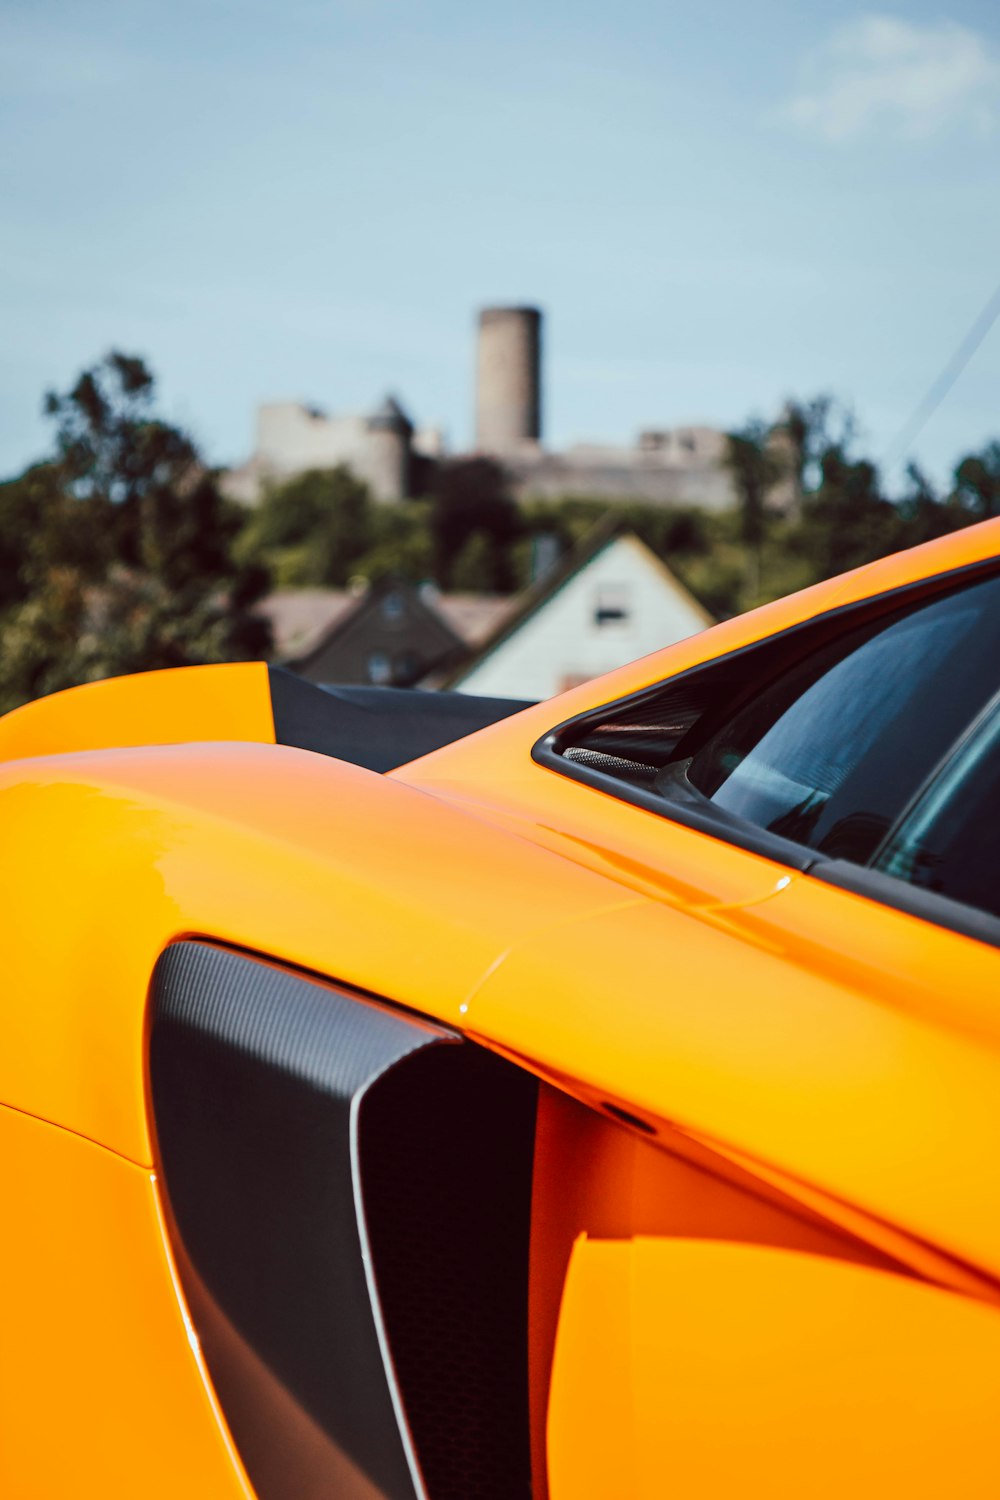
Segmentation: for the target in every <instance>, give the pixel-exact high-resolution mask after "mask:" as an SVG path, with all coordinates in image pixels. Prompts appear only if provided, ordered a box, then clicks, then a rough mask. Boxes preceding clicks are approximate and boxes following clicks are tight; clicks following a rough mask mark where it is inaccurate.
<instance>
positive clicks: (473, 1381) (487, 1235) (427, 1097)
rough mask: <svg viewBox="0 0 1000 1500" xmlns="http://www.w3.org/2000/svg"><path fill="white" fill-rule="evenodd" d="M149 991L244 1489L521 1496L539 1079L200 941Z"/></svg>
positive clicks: (383, 1009) (172, 1192)
mask: <svg viewBox="0 0 1000 1500" xmlns="http://www.w3.org/2000/svg"><path fill="white" fill-rule="evenodd" d="M152 1004H153V1014H152V1027H151V1040H150V1049H151V1051H150V1074H151V1087H152V1096H153V1110H154V1117H155V1123H156V1130H157V1139H158V1150H159V1157H160V1167H161V1171H162V1177H163V1182H164V1185H165V1189H166V1199H167V1204H168V1213H169V1218H170V1222H171V1232H172V1235H173V1239H174V1245H175V1253H176V1256H177V1261H178V1266H179V1270H180V1275H181V1279H182V1282H183V1285H184V1289H185V1293H186V1296H187V1298H188V1302H189V1306H190V1309H191V1314H192V1318H193V1320H194V1323H195V1327H196V1330H197V1333H198V1336H199V1339H200V1341H201V1345H202V1350H203V1353H204V1357H205V1360H206V1364H207V1366H208V1369H209V1372H210V1374H211V1376H212V1380H213V1383H214V1385H215V1388H216V1392H217V1394H218V1397H219V1400H220V1403H221V1406H222V1408H223V1411H224V1412H225V1415H226V1419H227V1421H228V1423H229V1427H230V1430H231V1432H232V1435H233V1438H234V1440H235V1442H236V1444H237V1447H238V1449H239V1451H240V1455H241V1457H242V1459H243V1462H244V1464H245V1466H246V1468H247V1472H248V1474H249V1476H250V1479H251V1481H252V1483H253V1485H254V1487H255V1489H256V1490H257V1493H258V1495H260V1496H261V1500H292V1497H294V1500H310V1497H313V1496H315V1497H317V1500H318V1497H319V1496H334V1495H335V1496H337V1497H343V1500H378V1497H384V1500H449V1497H451V1496H459V1495H461V1496H465V1497H467V1500H479V1497H482V1500H494V1497H495V1500H499V1497H501V1496H503V1497H505V1500H510V1497H511V1496H516V1495H522V1496H526V1495H527V1494H528V1493H529V1492H530V1463H529V1458H528V1437H527V1375H526V1367H527V1354H526V1340H527V1329H526V1323H527V1256H528V1216H529V1211H530V1190H531V1153H532V1146H533V1129H534V1108H535V1088H534V1084H533V1081H532V1080H530V1079H528V1078H526V1077H525V1075H523V1074H521V1073H520V1072H519V1070H517V1069H516V1068H514V1067H512V1066H511V1065H509V1064H507V1063H505V1062H502V1061H501V1060H499V1059H497V1058H494V1057H493V1056H491V1055H490V1054H487V1053H484V1052H483V1051H482V1050H481V1049H479V1048H477V1047H475V1046H472V1045H470V1044H469V1043H466V1042H464V1041H462V1039H461V1038H459V1037H458V1036H456V1035H455V1034H454V1033H451V1032H449V1031H447V1030H446V1029H445V1028H443V1027H440V1026H436V1025H432V1024H430V1023H427V1022H424V1021H422V1020H419V1019H417V1018H414V1017H412V1016H409V1015H405V1014H403V1013H401V1012H398V1011H394V1010H392V1009H390V1008H388V1007H387V1006H384V1005H381V1004H379V1003H378V1002H375V1001H372V1000H370V999H366V998H364V997H361V996H357V995H352V994H349V993H346V992H344V991H343V990H340V989H338V988H336V987H334V986H333V985H330V984H326V983H323V982H321V981H316V980H312V979H307V978H304V977H302V976H300V975H298V974H295V973H292V972H289V971H287V970H285V969H282V968H279V967H277V966H275V965H272V964H269V963H267V962H264V961H259V960H255V959H251V958H247V957H244V956H242V955H240V954H235V953H231V952H229V951H226V950H224V949H220V948H215V947H213V946H211V945H209V944H207V943H197V942H184V943H178V944H176V945H175V946H173V947H172V948H170V949H169V950H168V951H167V952H166V953H165V954H164V955H163V956H162V958H161V959H160V961H159V963H158V964H157V968H156V972H155V975H154V983H153V999H152Z"/></svg>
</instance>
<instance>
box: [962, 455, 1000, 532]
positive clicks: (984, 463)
mask: <svg viewBox="0 0 1000 1500" xmlns="http://www.w3.org/2000/svg"><path fill="white" fill-rule="evenodd" d="M953 499H954V500H955V502H956V504H958V505H960V506H962V507H963V508H964V509H965V510H967V511H968V512H969V515H970V516H971V518H972V519H973V520H976V521H985V520H988V519H989V517H990V516H997V515H1000V442H993V443H987V445H986V447H985V448H983V449H982V450H981V452H979V453H970V454H969V456H968V457H967V458H963V459H962V461H961V463H960V464H959V465H958V467H957V468H956V470H955V489H954V492H953Z"/></svg>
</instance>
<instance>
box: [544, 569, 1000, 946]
mask: <svg viewBox="0 0 1000 1500" xmlns="http://www.w3.org/2000/svg"><path fill="white" fill-rule="evenodd" d="M943 583H944V580H930V582H929V584H928V585H927V586H926V587H925V588H924V589H922V590H921V592H920V595H919V596H918V595H917V592H916V590H914V591H913V592H912V593H911V594H910V597H909V598H905V596H904V599H903V600H902V601H900V602H898V603H897V604H896V607H895V608H893V607H892V601H890V600H889V599H887V598H881V599H879V598H875V599H872V600H868V601H863V602H862V603H860V604H858V605H852V606H849V607H848V608H846V609H845V610H843V611H840V612H831V613H830V614H828V615H821V616H817V617H815V618H814V619H812V620H809V621H806V622H804V623H803V624H802V625H801V626H798V627H795V628H794V629H792V630H790V631H787V632H781V633H779V634H778V635H775V636H771V637H767V638H765V639H764V640H763V641H760V642H757V643H756V644H754V645H751V646H748V647H745V648H742V649H741V650H739V651H735V652H733V653H731V654H730V655H728V656H723V657H719V658H716V659H715V660H713V661H709V662H706V663H705V664H704V665H702V666H698V667H694V668H691V669H690V670H689V671H687V672H682V673H679V674H678V675H677V676H676V677H674V678H671V679H668V680H667V681H666V682H663V683H661V684H659V685H658V686H657V687H654V688H648V689H645V690H644V691H642V692H640V693H637V694H633V695H631V696H630V697H628V698H626V699H622V700H620V701H619V702H617V703H611V704H607V705H604V706H603V707H601V708H599V709H596V710H593V711H591V712H589V713H587V714H584V715H581V716H580V717H578V718H576V719H572V720H569V721H568V722H567V723H565V724H562V725H559V726H557V728H555V729H554V730H552V731H551V732H550V733H549V734H548V735H547V736H545V737H544V738H543V739H542V740H540V741H539V742H538V744H537V745H536V746H535V747H534V749H533V751H532V754H533V756H534V758H535V759H536V760H537V761H538V762H539V763H540V764H542V765H546V766H549V767H551V768H552V769H554V770H559V771H561V772H562V773H563V774H564V775H568V776H571V777H572V778H573V779H575V780H578V781H583V782H586V783H588V784H590V785H592V786H596V787H599V788H600V789H601V790H603V791H604V792H606V793H610V794H611V795H614V796H618V797H620V798H622V799H623V800H626V801H630V802H633V803H636V804H638V805H639V806H641V807H644V808H646V809H648V810H649V811H653V812H659V813H660V814H661V815H662V816H664V817H667V818H669V819H671V820H672V821H676V822H680V823H684V824H687V825H688V826H690V827H694V828H698V829H701V830H702V831H704V832H707V833H709V834H711V835H713V836H714V837H717V838H721V839H725V840H726V841H727V842H730V843H733V844H736V845H737V846H739V847H742V848H745V849H748V850H752V851H755V852H758V853H762V854H764V855H766V856H767V857H768V858H771V859H776V860H778V861H780V862H782V863H784V864H786V865H788V866H789V867H791V868H795V869H800V870H804V871H809V872H810V873H812V874H813V875H815V876H816V877H818V878H820V879H823V880H825V881H828V882H829V883H831V884H834V885H842V886H845V887H846V888H848V889H851V890H856V891H859V892H861V893H863V894H867V895H869V896H872V897H874V898H875V899H877V900H880V901H883V902H885V903H887V904H888V905H896V906H900V907H902V908H903V909H905V910H908V911H913V912H915V913H916V914H917V915H920V916H924V917H927V918H929V919H930V920H934V921H937V922H939V923H941V924H942V925H945V926H951V927H953V928H955V929H956V930H958V931H962V932H968V933H970V934H971V935H972V936H976V937H983V938H985V939H986V940H987V941H990V942H998V943H1000V926H998V925H997V924H996V922H995V921H994V919H995V918H1000V889H997V888H996V886H995V882H994V876H993V872H994V871H995V869H996V867H997V858H996V857H995V854H996V855H1000V837H998V838H997V839H996V840H994V839H992V838H991V830H992V829H1000V707H994V706H993V701H994V696H996V699H997V702H998V703H1000V571H996V570H994V571H992V572H991V573H989V574H986V575H985V576H984V574H983V573H982V572H979V573H978V574H977V575H975V576H974V578H973V579H972V580H971V581H966V582H963V583H962V584H960V585H958V586H953V587H951V588H947V587H942V584H943ZM940 898H944V899H943V901H942V900H941V899H940ZM945 908H947V909H945ZM963 913H964V915H963Z"/></svg>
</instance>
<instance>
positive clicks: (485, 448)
mask: <svg viewBox="0 0 1000 1500" xmlns="http://www.w3.org/2000/svg"><path fill="white" fill-rule="evenodd" d="M541 356H542V315H541V313H540V312H539V311H538V309H537V307H486V308H484V309H483V311H482V312H481V313H480V314H479V346H478V350H477V359H476V448H477V450H478V451H479V452H480V453H496V454H499V455H504V454H510V453H516V452H517V451H518V450H519V449H523V448H524V447H525V446H526V445H530V444H532V443H537V442H538V440H539V439H540V438H541V435H542V379H541V374H542V371H541V364H542V357H541Z"/></svg>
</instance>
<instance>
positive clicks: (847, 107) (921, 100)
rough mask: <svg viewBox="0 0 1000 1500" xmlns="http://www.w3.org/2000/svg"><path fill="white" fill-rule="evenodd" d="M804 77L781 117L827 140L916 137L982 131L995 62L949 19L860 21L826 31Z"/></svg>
mask: <svg viewBox="0 0 1000 1500" xmlns="http://www.w3.org/2000/svg"><path fill="white" fill-rule="evenodd" d="M809 74H810V76H809V79H808V83H807V84H806V86H804V87H803V88H802V89H801V90H800V91H799V92H798V93H797V94H796V95H795V96H794V97H793V98H792V99H791V100H790V101H789V102H788V104H787V105H786V106H785V108H784V110H783V111H782V113H783V115H784V118H785V119H786V120H790V121H791V122H792V123H793V124H794V125H797V126H798V127H799V128H800V129H802V130H804V131H806V132H807V133H808V134H810V135H815V136H819V137H820V138H821V139H822V140H825V141H830V142H834V143H837V142H841V141H851V140H857V139H859V138H861V137H863V136H869V135H872V134H876V133H877V134H881V135H883V136H884V135H890V136H895V137H897V138H902V139H909V140H918V139H923V138H926V137H927V136H930V135H933V134H935V133H936V132H937V131H940V130H943V129H946V128H948V127H951V126H955V125H963V126H966V127H969V126H971V127H972V128H974V129H977V130H979V131H981V132H982V131H986V130H988V129H990V127H991V126H992V123H993V118H994V112H995V109H996V107H997V105H998V104H1000V59H998V58H997V56H996V55H995V53H994V52H993V50H992V49H991V47H990V46H989V45H988V43H987V42H986V41H985V40H984V38H983V37H981V36H979V35H977V33H976V32H974V31H971V30H970V29H969V28H968V27H966V26H960V25H958V24H957V23H955V22H951V21H944V22H941V23H940V24H937V25H925V26H922V25H917V24H913V23H911V22H908V21H900V20H898V19H896V18H895V17H892V16H882V15H865V16H861V17H860V18H859V19H858V20H857V21H852V22H850V23H849V24H848V25H846V26H844V27H841V28H840V29H839V30H838V31H836V32H835V33H834V34H833V36H832V37H831V38H830V39H829V41H828V42H827V43H826V45H825V46H824V47H823V48H822V49H821V50H820V52H819V53H818V54H817V55H816V56H815V57H814V58H813V60H812V64H811V67H810V69H809Z"/></svg>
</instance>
